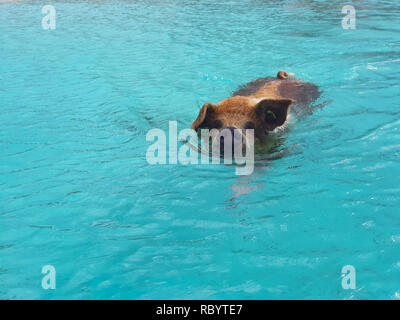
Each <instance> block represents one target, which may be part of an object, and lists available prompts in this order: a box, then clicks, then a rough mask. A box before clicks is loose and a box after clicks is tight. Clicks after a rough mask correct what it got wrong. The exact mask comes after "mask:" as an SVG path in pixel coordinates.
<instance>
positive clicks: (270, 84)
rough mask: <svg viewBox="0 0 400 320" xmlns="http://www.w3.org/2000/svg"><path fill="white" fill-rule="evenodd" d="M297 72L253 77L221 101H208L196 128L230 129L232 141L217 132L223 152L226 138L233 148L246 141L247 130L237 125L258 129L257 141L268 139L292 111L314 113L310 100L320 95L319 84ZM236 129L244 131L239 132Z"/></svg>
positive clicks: (200, 113) (197, 129) (202, 109)
mask: <svg viewBox="0 0 400 320" xmlns="http://www.w3.org/2000/svg"><path fill="white" fill-rule="evenodd" d="M293 75H294V74H293V73H287V72H286V71H279V72H278V74H277V76H276V77H275V78H273V77H269V78H261V79H257V80H255V81H252V82H250V83H248V84H246V85H244V86H242V87H240V88H239V89H238V90H237V91H236V92H234V93H233V96H232V97H230V98H227V99H225V100H222V101H221V102H219V103H217V104H213V103H205V104H204V105H203V106H202V107H201V109H200V112H199V115H198V116H197V119H196V120H195V121H194V122H193V123H192V128H193V129H194V130H195V131H199V130H200V129H210V130H211V129H217V130H218V132H219V133H220V134H221V132H226V131H227V130H228V131H230V132H231V133H232V134H230V135H229V136H231V138H230V142H228V140H226V139H227V137H226V135H224V136H223V139H222V138H221V136H222V135H220V136H217V138H219V139H220V144H221V152H223V150H224V148H223V144H224V141H225V142H226V143H225V145H226V144H227V143H229V144H232V148H233V147H234V145H235V144H236V142H237V141H239V142H240V143H243V144H245V143H246V139H245V134H244V132H245V131H244V130H240V131H239V130H235V129H254V139H255V142H256V143H257V142H261V143H263V142H266V141H267V140H268V136H269V133H270V132H272V131H274V130H275V129H276V128H279V127H283V126H284V125H285V123H286V122H287V119H288V116H289V112H290V113H294V114H297V115H300V114H304V113H310V104H311V103H312V102H313V101H314V100H316V99H317V98H318V97H319V95H320V93H319V91H318V87H317V86H316V85H314V84H311V83H308V82H303V81H301V80H298V79H294V78H293ZM307 111H308V112H307ZM224 129H226V130H224ZM234 132H235V133H236V132H240V134H239V133H238V134H239V136H237V135H234V134H233V133H234ZM228 138H229V137H228Z"/></svg>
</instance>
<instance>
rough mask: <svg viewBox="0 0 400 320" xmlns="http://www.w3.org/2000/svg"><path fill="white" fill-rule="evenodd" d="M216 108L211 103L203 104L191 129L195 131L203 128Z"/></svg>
mask: <svg viewBox="0 0 400 320" xmlns="http://www.w3.org/2000/svg"><path fill="white" fill-rule="evenodd" d="M215 108H216V105H215V104H212V103H205V104H204V105H203V106H202V107H201V109H200V112H199V115H198V116H197V119H196V120H194V122H193V123H192V129H193V130H194V131H197V130H198V129H201V128H205V127H206V124H207V119H208V118H209V117H210V115H211V114H213V113H214V111H215Z"/></svg>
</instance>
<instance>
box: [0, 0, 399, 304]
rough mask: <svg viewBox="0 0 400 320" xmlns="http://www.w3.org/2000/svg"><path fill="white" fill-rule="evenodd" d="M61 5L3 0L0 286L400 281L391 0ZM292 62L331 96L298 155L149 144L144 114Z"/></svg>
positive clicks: (188, 291)
mask: <svg viewBox="0 0 400 320" xmlns="http://www.w3.org/2000/svg"><path fill="white" fill-rule="evenodd" d="M53 5H54V6H55V8H56V10H57V25H56V26H57V27H56V30H43V29H42V27H41V20H42V17H43V16H44V15H43V14H42V13H41V9H42V6H43V3H42V2H35V1H22V2H19V3H2V4H0V79H1V86H0V106H1V116H0V142H1V150H0V187H1V194H0V298H1V299H15V298H34V299H37V298H40V299H64V298H66V299H72V298H83V299H95V298H100V299H108V298H112V299H117V298H122V299H163V298H171V299H178V298H179V299H215V298H223V299H234V298H240V299H307V298H313V299H316V298H324V299H372V298H378V299H396V298H399V295H400V220H399V217H398V214H399V212H398V211H399V204H400V201H399V200H400V198H399V192H400V187H399V160H400V149H399V147H400V142H399V141H400V140H399V139H400V109H399V107H400V104H399V93H400V87H399V77H400V55H399V50H400V36H399V32H400V23H399V21H400V7H399V5H398V4H397V3H395V2H394V1H360V2H357V3H356V4H355V7H356V9H357V29H356V30H344V29H342V26H341V19H342V17H343V16H344V15H343V14H342V13H341V8H342V5H343V3H342V2H341V1H261V0H258V1H257V0H252V1H250V0H244V1H243V0H240V1H239V0H227V1H218V2H217V1H214V0H213V1H211V0H205V1H201V2H200V1H56V2H53ZM281 69H285V70H287V71H290V72H294V73H296V76H297V77H299V78H302V79H305V80H307V81H311V82H313V83H315V84H317V85H318V86H319V87H320V88H321V90H323V95H322V97H321V98H320V101H319V102H321V103H322V102H327V101H328V102H330V103H329V104H327V105H326V106H325V107H324V108H322V109H318V110H317V111H316V112H315V113H314V114H313V115H311V116H309V117H307V118H305V119H303V120H302V121H300V122H298V123H296V124H295V126H294V128H293V130H292V131H291V132H290V133H289V134H288V136H287V139H286V140H285V142H284V144H283V145H282V148H285V147H288V146H292V145H298V146H297V147H296V148H295V149H294V150H293V152H291V153H290V154H289V155H287V156H285V157H283V158H281V159H278V160H274V161H268V162H262V163H258V164H257V166H256V169H255V172H254V173H253V174H252V175H251V176H249V177H246V176H243V177H240V176H237V175H236V174H235V171H234V167H232V166H223V165H219V166H202V165H189V166H184V165H181V164H178V165H163V166H160V165H158V166H157V165H156V166H150V165H149V164H148V163H147V161H146V158H145V154H146V150H147V148H148V147H149V145H150V144H151V143H149V142H147V141H146V139H145V136H146V133H147V131H148V130H150V129H152V128H161V129H164V130H167V129H168V121H170V120H177V121H178V126H179V129H183V128H187V127H190V124H191V122H192V121H193V120H194V119H195V117H196V116H197V113H198V110H199V108H200V106H201V105H202V104H203V103H205V102H218V101H219V100H221V99H223V98H225V97H227V96H229V95H230V93H231V92H233V91H234V90H235V89H236V88H237V87H238V86H239V85H241V84H244V83H246V82H248V81H250V80H254V79H256V78H259V77H265V76H271V75H274V74H275V73H276V72H277V71H278V70H281ZM49 264H50V265H53V266H54V267H55V268H56V271H57V289H56V290H43V289H42V286H41V281H42V277H43V275H42V274H41V269H42V267H43V266H44V265H49ZM344 265H353V266H354V267H355V269H356V272H357V276H356V279H357V280H356V281H357V287H356V289H355V290H344V289H343V288H342V286H341V279H342V278H341V269H342V267H343V266H344Z"/></svg>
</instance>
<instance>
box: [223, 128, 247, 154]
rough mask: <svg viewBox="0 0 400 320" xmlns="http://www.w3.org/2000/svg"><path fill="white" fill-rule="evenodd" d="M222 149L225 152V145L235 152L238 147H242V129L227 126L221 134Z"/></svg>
mask: <svg viewBox="0 0 400 320" xmlns="http://www.w3.org/2000/svg"><path fill="white" fill-rule="evenodd" d="M219 139H220V149H221V154H224V152H225V146H229V147H230V151H231V152H232V153H233V152H234V150H235V149H236V148H238V149H239V148H240V147H241V146H242V143H243V135H242V134H241V132H240V130H238V129H237V128H235V127H226V128H224V129H222V130H221V133H220V136H219Z"/></svg>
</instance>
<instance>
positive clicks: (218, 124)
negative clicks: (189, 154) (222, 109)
mask: <svg viewBox="0 0 400 320" xmlns="http://www.w3.org/2000/svg"><path fill="white" fill-rule="evenodd" d="M222 126H223V123H222V121H221V120H215V121H214V122H213V123H212V127H213V128H215V129H220V128H222Z"/></svg>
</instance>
